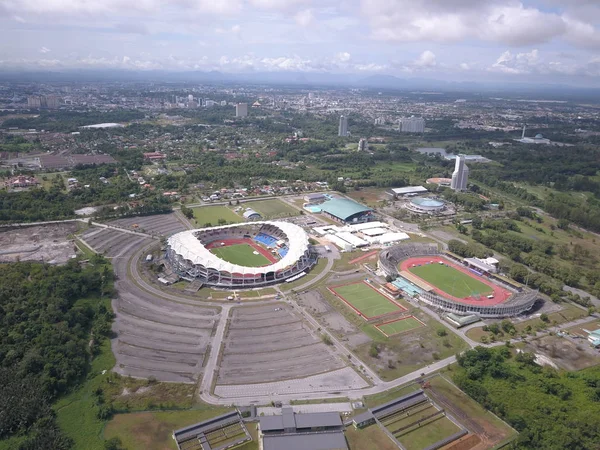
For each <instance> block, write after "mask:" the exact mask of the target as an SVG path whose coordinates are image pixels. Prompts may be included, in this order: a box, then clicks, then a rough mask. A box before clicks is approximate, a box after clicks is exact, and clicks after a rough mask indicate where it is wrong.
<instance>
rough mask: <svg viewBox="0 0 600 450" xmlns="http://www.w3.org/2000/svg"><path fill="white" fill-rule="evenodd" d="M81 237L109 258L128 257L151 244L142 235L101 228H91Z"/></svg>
mask: <svg viewBox="0 0 600 450" xmlns="http://www.w3.org/2000/svg"><path fill="white" fill-rule="evenodd" d="M80 237H81V239H83V241H84V242H85V243H86V244H88V245H89V246H90V247H91V248H92V249H93V250H94V251H96V252H98V253H101V254H103V255H106V256H108V257H117V256H128V255H130V254H131V251H132V250H133V249H137V248H140V246H143V245H146V244H149V243H150V242H151V240H150V239H149V238H146V237H144V236H142V235H137V234H132V233H125V232H123V231H119V230H114V229H110V228H101V227H91V228H90V229H89V230H86V231H85V232H83V233H82V234H81V235H80Z"/></svg>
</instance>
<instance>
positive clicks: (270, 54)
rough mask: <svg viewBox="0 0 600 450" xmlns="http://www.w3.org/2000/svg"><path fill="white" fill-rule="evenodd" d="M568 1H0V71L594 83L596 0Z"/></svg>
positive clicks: (597, 76) (597, 80)
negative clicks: (332, 75)
mask: <svg viewBox="0 0 600 450" xmlns="http://www.w3.org/2000/svg"><path fill="white" fill-rule="evenodd" d="M563 3H564V2H563ZM570 3H571V4H569V5H564V4H561V2H558V1H557V0H538V1H529V0H528V1H523V2H519V1H513V0H488V1H485V2H480V1H475V0H460V1H441V0H415V1H411V2H408V1H405V0H396V1H383V0H377V1H367V0H362V1H351V2H347V3H343V4H338V3H333V2H328V1H325V2H316V1H312V0H297V1H289V2H288V1H282V0H246V1H244V0H225V1H222V2H218V3H214V4H213V3H210V2H207V1H204V0H199V1H197V2H178V3H176V4H171V5H169V6H164V5H162V4H161V3H159V2H157V1H155V0H144V1H142V2H137V3H135V4H133V3H131V2H128V1H124V0H110V1H107V2H99V1H91V2H82V1H79V0H71V1H57V0H56V1H49V2H45V3H44V4H43V5H39V4H37V3H36V2H33V1H30V0H2V1H0V24H1V25H2V26H1V27H0V30H2V31H0V33H1V34H0V36H2V38H3V42H6V43H5V44H4V45H3V46H0V68H2V69H4V70H38V71H39V70H42V71H66V70H72V69H86V70H90V69H112V70H115V69H119V70H131V71H150V70H165V71H173V72H178V71H179V72H185V71H204V72H210V71H219V72H223V73H236V74H240V73H242V74H243V73H257V72H273V73H277V72H284V73H291V72H298V73H313V74H314V73H317V74H318V73H346V74H355V75H362V76H365V77H368V76H372V75H393V76H397V77H400V78H411V77H425V78H431V79H440V80H447V81H469V80H475V81H485V82H503V81H506V82H530V83H531V82H536V83H539V82H542V83H566V84H574V85H583V86H600V58H598V56H597V55H598V49H600V29H599V27H598V23H600V6H599V5H597V3H596V2H593V1H592V0H580V1H577V2H570ZM363 24H364V27H363V26H362V25H363ZM359 25H360V26H359ZM365 30H366V31H365ZM10 42H19V45H18V46H15V45H10V44H8V43H10Z"/></svg>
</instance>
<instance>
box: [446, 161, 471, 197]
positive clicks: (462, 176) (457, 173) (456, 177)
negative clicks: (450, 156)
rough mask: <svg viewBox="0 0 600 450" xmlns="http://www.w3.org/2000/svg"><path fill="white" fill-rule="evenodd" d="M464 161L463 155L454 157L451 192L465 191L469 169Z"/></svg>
mask: <svg viewBox="0 0 600 450" xmlns="http://www.w3.org/2000/svg"><path fill="white" fill-rule="evenodd" d="M465 160H466V158H465V155H458V156H457V157H456V164H455V165H454V172H452V182H451V183H450V188H451V189H452V190H453V191H466V190H467V182H468V181H469V168H468V167H467V165H466V164H465Z"/></svg>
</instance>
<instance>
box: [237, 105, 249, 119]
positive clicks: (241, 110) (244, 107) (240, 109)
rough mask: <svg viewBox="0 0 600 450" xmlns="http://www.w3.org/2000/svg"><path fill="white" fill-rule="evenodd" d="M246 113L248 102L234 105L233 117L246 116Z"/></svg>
mask: <svg viewBox="0 0 600 450" xmlns="http://www.w3.org/2000/svg"><path fill="white" fill-rule="evenodd" d="M247 115H248V103H238V104H237V105H235V117H246V116H247Z"/></svg>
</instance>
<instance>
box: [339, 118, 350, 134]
mask: <svg viewBox="0 0 600 450" xmlns="http://www.w3.org/2000/svg"><path fill="white" fill-rule="evenodd" d="M338 136H348V118H347V117H346V116H340V125H339V127H338Z"/></svg>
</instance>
